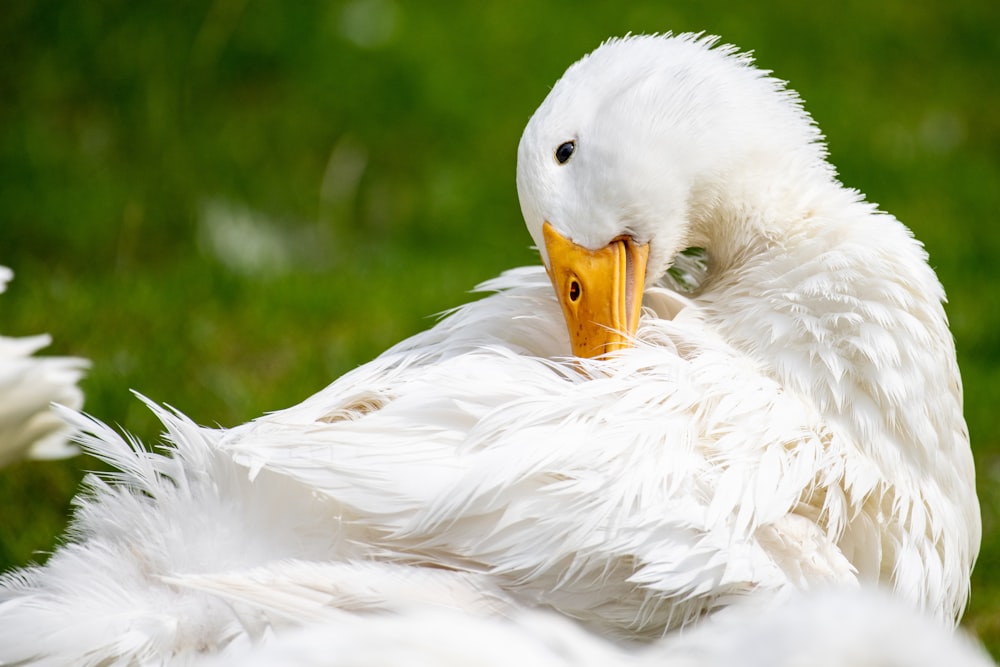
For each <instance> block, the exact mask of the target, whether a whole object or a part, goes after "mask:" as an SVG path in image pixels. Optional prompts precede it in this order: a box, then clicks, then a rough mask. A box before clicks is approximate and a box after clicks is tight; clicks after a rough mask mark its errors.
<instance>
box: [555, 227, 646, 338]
mask: <svg viewBox="0 0 1000 667" xmlns="http://www.w3.org/2000/svg"><path fill="white" fill-rule="evenodd" d="M542 234H543V235H544V239H545V250H546V252H547V253H548V256H549V266H548V272H549V278H550V279H551V280H552V285H553V287H555V290H556V297H558V299H559V305H560V306H562V311H563V316H564V317H565V318H566V327H567V328H568V329H569V338H570V342H571V343H572V345H573V354H575V355H576V356H578V357H598V356H601V355H604V354H607V353H609V352H614V351H615V350H620V349H623V348H626V347H631V346H632V340H633V338H634V337H635V332H636V329H637V328H638V326H639V314H640V312H641V311H642V292H643V287H644V284H645V281H646V262H647V261H648V260H649V244H648V243H646V244H642V245H639V244H637V243H636V242H635V241H633V240H632V239H631V238H630V237H627V236H621V237H619V238H616V239H614V240H613V241H611V243H609V244H608V245H606V246H605V247H603V248H600V249H598V250H588V249H587V248H584V247H583V246H581V245H577V244H576V243H573V242H572V241H570V240H569V239H567V238H566V237H564V236H562V235H560V234H559V232H557V231H556V230H555V228H554V227H552V225H550V224H549V223H548V222H546V223H545V224H544V225H543V226H542Z"/></svg>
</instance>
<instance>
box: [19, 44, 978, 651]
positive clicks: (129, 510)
mask: <svg viewBox="0 0 1000 667" xmlns="http://www.w3.org/2000/svg"><path fill="white" fill-rule="evenodd" d="M712 45H713V41H712V40H708V39H701V38H698V37H693V36H689V35H688V36H684V35H682V36H678V37H671V36H654V37H631V38H626V39H623V40H613V41H610V42H608V43H606V44H605V45H603V46H602V47H601V48H600V49H598V50H597V51H595V52H594V53H593V54H591V55H590V56H588V57H587V58H585V59H584V60H582V61H580V62H579V63H578V64H576V65H574V66H573V67H572V68H570V70H569V71H568V72H567V73H566V75H565V76H564V77H563V79H562V80H560V82H559V83H557V85H556V86H555V87H554V88H553V90H552V92H551V93H550V95H549V97H548V98H547V99H546V101H545V102H544V103H543V104H542V106H541V108H540V109H539V110H538V112H536V114H535V116H534V117H533V118H532V120H531V121H530V122H529V124H528V127H527V129H526V130H525V133H524V136H523V138H522V141H521V145H520V149H519V156H518V186H519V192H520V196H521V202H522V209H523V212H524V215H525V219H526V222H527V225H528V229H529V231H531V233H532V234H533V236H534V237H535V240H536V242H537V243H538V244H539V247H540V248H541V249H542V254H543V259H545V261H546V262H550V260H551V258H550V257H549V256H548V254H547V253H546V251H545V243H544V242H543V239H542V227H543V223H549V225H550V226H551V227H553V228H555V230H556V231H557V232H558V233H559V234H561V235H562V236H565V237H566V238H568V239H570V240H572V241H573V242H575V243H577V244H580V245H582V246H585V247H586V248H591V249H596V248H600V247H603V246H604V245H606V244H608V243H609V242H612V241H614V240H615V239H618V238H621V237H628V238H629V239H630V242H633V241H634V242H636V243H641V244H647V243H648V248H649V263H648V270H647V280H646V284H645V294H644V311H643V317H642V319H641V321H640V322H639V325H638V331H637V333H636V340H635V346H634V347H631V348H629V349H625V350H622V351H621V352H618V353H615V354H613V355H611V356H610V357H607V358H600V359H581V358H569V357H568V355H569V353H570V344H569V338H568V335H567V330H566V324H565V323H564V321H563V316H562V313H561V312H560V305H559V303H558V302H557V301H556V299H555V298H554V297H553V292H552V284H551V283H550V282H549V278H548V277H547V276H546V273H545V271H544V270H543V269H542V268H541V267H538V268H525V269H518V270H515V271H511V272H508V273H506V274H504V275H503V276H501V277H500V278H498V279H496V280H494V281H492V282H491V283H489V284H487V285H486V286H485V289H487V290H491V291H495V292H496V293H495V294H492V295H490V296H488V297H486V298H483V299H481V300H480V301H477V302H475V303H472V304H469V305H466V306H463V307H461V308H459V309H457V310H456V311H455V312H453V313H452V314H450V315H449V316H448V317H447V318H446V319H444V320H443V321H442V322H440V323H439V324H438V325H436V326H435V327H433V328H432V329H430V330H428V331H426V332H424V333H422V334H419V335H417V336H414V337H413V338H411V339H409V340H407V341H404V342H403V343H401V344H399V345H398V346H396V347H394V348H392V349H390V350H388V351H387V352H386V353H384V354H383V355H381V356H380V357H379V358H378V359H376V360H374V361H372V362H370V363H369V364H366V365H364V366H362V367H360V368H358V369H356V370H355V371H353V372H351V373H348V374H347V375H345V376H343V377H342V378H340V379H339V380H337V381H336V382H334V383H333V384H332V385H330V386H329V387H327V388H326V389H325V390H323V391H322V392H320V393H318V394H316V395H315V396H313V397H311V398H310V399H308V400H306V401H305V402H303V403H302V404H300V405H298V406H295V407H292V408H289V409H287V410H283V411H280V412H277V413H274V414H271V415H268V416H265V417H262V418H261V419H258V420H256V421H254V422H251V423H249V424H246V425H243V426H240V427H237V428H234V429H231V430H210V429H204V428H200V427H197V426H195V425H194V424H192V423H191V422H189V421H188V420H187V419H185V418H184V417H183V416H181V415H177V414H173V413H169V412H166V411H163V410H161V409H158V408H155V407H153V409H154V410H156V411H157V412H158V414H159V416H160V418H161V419H162V421H163V423H164V425H165V426H166V429H167V434H168V447H167V448H166V450H165V451H164V452H163V453H147V452H144V451H143V450H142V449H141V447H138V446H137V445H134V444H130V443H129V442H127V441H126V440H123V439H122V438H120V437H119V436H117V435H116V434H115V433H114V432H113V431H111V430H110V429H108V428H107V427H106V426H104V425H102V424H100V423H97V422H90V421H86V420H82V419H80V418H78V420H77V421H78V422H79V424H78V425H79V426H80V427H81V428H83V429H85V430H87V431H89V432H90V433H91V434H92V435H90V436H88V437H87V438H86V440H85V441H84V445H85V446H86V447H87V448H88V449H90V450H91V451H93V452H94V453H95V454H96V455H98V456H100V457H102V458H104V459H106V460H108V461H110V462H111V463H112V464H113V465H114V466H115V467H116V468H117V469H118V470H120V471H121V472H120V473H118V474H116V475H114V476H112V478H111V479H110V480H109V481H107V482H105V481H101V480H99V479H96V478H91V479H90V481H89V484H90V491H89V492H88V493H86V494H84V495H83V496H81V498H80V499H79V500H78V504H79V509H78V511H77V515H76V518H75V520H74V525H73V529H72V533H71V537H72V539H71V541H70V542H69V543H68V544H67V545H65V546H64V547H62V548H60V549H59V550H58V551H57V552H56V553H55V554H54V555H53V556H52V558H51V559H50V560H49V562H48V563H47V564H46V565H45V566H43V567H38V568H33V569H28V570H23V571H21V572H17V573H13V574H10V575H7V576H6V578H5V579H4V580H3V581H2V587H0V662H2V661H7V662H15V663H16V662H18V661H27V660H37V661H38V662H39V664H52V665H57V664H79V665H88V664H89V665H98V664H101V665H104V664H159V663H164V662H170V661H176V662H178V663H183V662H186V661H189V660H192V659H194V657H195V656H197V655H199V654H201V653H205V652H214V651H218V650H220V649H223V648H225V647H229V648H228V650H232V651H239V650H241V649H242V648H244V647H246V646H248V645H250V644H252V643H253V642H257V641H264V640H265V639H267V638H268V637H270V636H271V634H272V633H273V632H278V633H279V634H280V633H281V632H282V628H284V627H285V626H286V625H289V624H291V625H295V624H299V623H324V624H331V623H332V624H335V623H337V622H338V620H337V619H341V620H343V619H344V615H345V614H348V613H351V612H355V611H376V610H400V609H404V608H410V607H412V606H413V605H418V606H419V605H432V606H436V607H446V608H449V609H458V610H461V611H463V612H465V613H469V614H474V615H477V616H478V615H485V616H487V617H488V616H489V615H491V614H496V613H501V614H504V613H510V610H511V609H514V608H517V609H520V608H524V607H543V608H550V609H554V610H557V611H559V612H561V613H563V614H565V615H567V616H569V617H572V618H575V619H578V620H580V621H581V622H582V623H583V624H584V625H586V626H588V627H589V628H590V629H592V630H596V631H599V632H600V633H602V634H604V635H607V636H611V637H623V638H634V639H643V638H658V637H661V636H663V635H665V634H666V633H668V632H669V631H670V630H672V629H674V628H678V627H680V626H682V625H685V624H690V623H692V622H693V621H695V620H697V619H700V618H702V617H703V616H705V615H706V614H708V613H711V612H714V611H717V610H720V609H722V608H725V607H727V606H730V605H732V604H734V603H736V602H738V601H740V600H744V599H747V598H751V599H752V600H753V601H754V604H760V605H763V606H764V607H767V606H770V605H780V604H782V602H783V601H784V600H787V599H789V598H791V597H793V596H794V595H795V594H796V592H797V591H800V590H808V589H813V588H817V587H827V586H833V587H846V588H854V587H857V586H859V585H875V584H878V585H882V586H885V587H887V588H889V589H891V590H893V591H894V593H895V594H896V595H897V596H898V597H900V598H901V599H903V600H905V601H907V603H908V604H910V605H912V606H913V607H915V608H916V609H918V610H922V611H923V612H925V613H927V614H928V615H930V616H932V617H935V618H937V619H938V620H939V621H941V622H943V623H944V624H945V625H946V626H947V627H951V626H952V624H953V623H954V622H955V620H956V618H957V617H958V616H959V615H960V614H961V611H962V609H963V607H964V605H965V602H966V599H967V597H968V590H969V573H970V570H971V568H972V564H973V561H974V559H975V555H976V553H977V552H978V548H979V540H980V522H979V510H978V502H977V499H976V496H975V488H974V475H973V465H972V456H971V452H970V449H969V443H968V435H967V432H966V429H965V424H964V421H963V418H962V412H961V403H962V398H961V385H960V379H959V374H958V369H957V365H956V362H955V353H954V345H953V342H952V339H951V335H950V333H949V331H948V327H947V322H946V319H945V315H944V311H943V309H942V306H941V300H942V298H943V292H942V290H941V287H940V284H939V283H938V281H937V279H936V277H935V276H934V273H933V272H932V270H931V269H930V268H929V266H928V265H927V262H926V254H925V253H924V251H923V249H922V248H921V246H920V245H919V244H918V243H917V242H916V241H914V240H913V238H912V236H911V235H910V233H909V232H908V230H907V229H906V228H905V227H903V226H902V225H901V224H900V223H899V222H898V221H896V220H895V219H894V218H892V217H891V216H890V215H888V214H885V213H881V212H878V211H877V210H876V209H875V208H874V207H873V206H871V205H869V204H866V203H864V202H863V201H862V199H861V196H860V195H858V194H857V193H855V192H853V191H850V190H847V189H845V188H844V187H843V186H842V185H840V184H839V183H838V182H837V181H836V179H835V177H834V173H833V170H832V168H831V167H830V166H829V165H828V164H827V162H826V161H825V158H824V152H823V148H822V145H821V144H820V143H819V135H818V132H817V131H816V130H815V128H814V127H813V125H812V123H811V120H810V119H809V117H808V116H807V115H806V114H805V112H804V111H802V109H801V108H800V106H799V104H798V102H797V98H796V97H795V96H794V95H793V94H792V93H790V92H788V91H786V90H785V89H784V88H783V86H782V85H781V84H780V83H779V82H777V81H775V80H773V79H771V78H768V77H767V76H766V75H765V74H764V73H762V72H761V71H759V70H757V69H754V68H753V67H752V66H751V64H750V61H749V58H748V57H746V56H741V55H738V54H737V53H736V52H735V50H733V49H731V48H729V47H719V48H712ZM569 141H571V142H573V146H574V149H575V150H574V152H573V153H572V156H571V159H568V160H562V159H561V157H565V153H563V154H561V156H560V159H556V158H554V155H555V153H556V151H557V148H558V147H560V146H562V145H563V144H565V143H566V142H569ZM690 246H697V247H701V248H704V249H705V252H706V256H707V260H706V263H705V265H704V266H703V267H702V270H701V271H700V272H698V273H697V278H696V282H697V286H696V287H695V289H694V290H692V291H691V292H690V293H689V294H687V295H686V296H684V295H681V294H678V293H677V292H676V291H674V290H672V289H671V286H672V282H671V280H670V278H669V275H668V274H666V273H665V272H666V270H667V268H668V267H669V266H671V265H676V264H677V262H679V261H682V260H681V259H679V258H680V257H681V256H680V254H679V253H680V252H681V251H682V250H684V249H685V248H687V247H690ZM151 407H152V406H151ZM344 622H345V623H346V622H348V621H344ZM351 622H354V621H351ZM359 622H360V621H359ZM470 622H471V623H475V621H470ZM331 627H336V626H331ZM345 627H346V626H345ZM608 650H609V651H611V650H617V649H613V648H608Z"/></svg>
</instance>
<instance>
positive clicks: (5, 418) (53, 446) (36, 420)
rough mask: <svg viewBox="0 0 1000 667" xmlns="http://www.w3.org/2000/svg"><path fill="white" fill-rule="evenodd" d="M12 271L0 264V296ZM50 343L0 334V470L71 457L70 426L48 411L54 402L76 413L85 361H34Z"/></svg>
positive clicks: (41, 338) (39, 338) (73, 449)
mask: <svg viewBox="0 0 1000 667" xmlns="http://www.w3.org/2000/svg"><path fill="white" fill-rule="evenodd" d="M13 277H14V273H13V272H12V271H11V270H10V269H9V268H7V267H5V266H0V294H2V293H3V292H5V291H6V289H7V283H8V282H10V280H11V278H13ZM51 342H52V339H51V338H50V337H49V336H48V335H46V334H39V335H37V336H27V337H24V338H11V337H8V336H0V466H5V465H7V464H9V463H12V462H13V461H16V460H18V459H21V458H32V459H57V458H65V457H67V456H73V455H74V454H76V453H77V452H78V450H77V448H76V447H74V446H73V445H71V444H69V442H68V440H69V437H70V429H69V425H68V424H67V423H66V422H65V421H64V420H63V419H62V418H61V417H59V416H58V415H57V414H56V413H55V412H54V411H53V410H52V404H53V403H59V404H61V405H65V406H67V407H71V408H73V409H75V410H79V409H80V407H81V406H82V405H83V392H82V391H80V388H79V386H77V383H78V382H79V381H80V379H81V378H82V377H83V373H84V370H85V369H86V368H87V362H86V361H85V360H83V359H78V358H76V357H34V356H32V355H33V354H34V353H35V352H37V351H38V350H40V349H41V348H43V347H45V346H46V345H48V344H49V343H51Z"/></svg>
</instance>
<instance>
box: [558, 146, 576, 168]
mask: <svg viewBox="0 0 1000 667" xmlns="http://www.w3.org/2000/svg"><path fill="white" fill-rule="evenodd" d="M575 150H576V143H574V142H572V141H567V142H566V143H564V144H561V145H560V146H559V148H557V149H556V160H558V161H559V164H566V160H568V159H569V158H570V156H571V155H573V151H575Z"/></svg>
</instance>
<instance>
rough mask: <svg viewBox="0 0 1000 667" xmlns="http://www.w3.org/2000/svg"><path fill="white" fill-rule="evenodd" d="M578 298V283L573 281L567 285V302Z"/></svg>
mask: <svg viewBox="0 0 1000 667" xmlns="http://www.w3.org/2000/svg"><path fill="white" fill-rule="evenodd" d="M579 298H580V283H578V282H576V281H575V280H574V281H573V282H571V283H570V284H569V300H570V301H576V300H577V299H579Z"/></svg>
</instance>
